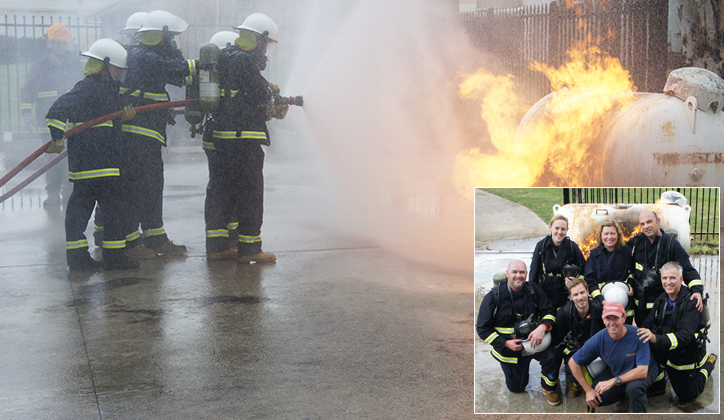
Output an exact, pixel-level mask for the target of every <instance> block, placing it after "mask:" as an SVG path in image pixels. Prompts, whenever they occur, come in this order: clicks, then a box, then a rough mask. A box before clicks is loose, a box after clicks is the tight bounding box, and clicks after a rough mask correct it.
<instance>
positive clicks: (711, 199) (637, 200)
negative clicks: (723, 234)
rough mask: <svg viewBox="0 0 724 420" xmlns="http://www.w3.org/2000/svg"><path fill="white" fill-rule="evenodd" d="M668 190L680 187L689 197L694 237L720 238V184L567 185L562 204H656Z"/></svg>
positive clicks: (677, 189)
mask: <svg viewBox="0 0 724 420" xmlns="http://www.w3.org/2000/svg"><path fill="white" fill-rule="evenodd" d="M666 191H677V192H679V193H681V194H683V195H684V197H686V199H687V200H688V205H689V206H691V215H690V218H689V224H690V225H691V235H692V236H693V237H694V238H695V239H700V240H709V239H717V240H718V238H719V188H564V189H563V204H568V203H596V204H655V203H657V202H658V200H659V199H660V198H661V194H662V193H663V192H666Z"/></svg>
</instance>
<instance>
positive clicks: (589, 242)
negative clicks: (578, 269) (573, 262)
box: [578, 219, 641, 259]
mask: <svg viewBox="0 0 724 420" xmlns="http://www.w3.org/2000/svg"><path fill="white" fill-rule="evenodd" d="M616 220H617V221H618V223H619V224H620V225H621V230H622V232H621V236H623V240H624V241H628V240H629V239H631V238H633V237H634V236H636V235H638V234H639V233H641V226H639V225H636V227H635V228H633V230H631V231H629V229H628V228H626V225H625V224H624V221H623V220H621V219H616ZM597 245H598V229H596V230H594V231H593V232H591V233H589V234H588V235H586V237H585V238H584V239H583V240H582V241H581V243H579V244H578V247H579V248H580V249H581V252H582V253H583V255H584V256H585V257H586V259H588V251H590V250H591V249H593V248H595V247H596V246H597Z"/></svg>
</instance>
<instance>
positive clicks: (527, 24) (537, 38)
mask: <svg viewBox="0 0 724 420" xmlns="http://www.w3.org/2000/svg"><path fill="white" fill-rule="evenodd" d="M576 5H577V8H576V9H569V8H568V7H566V2H565V1H560V2H553V3H550V4H546V5H535V6H525V7H519V8H516V9H487V10H476V11H474V12H466V13H463V16H462V17H463V22H464V25H465V28H466V30H467V31H468V33H469V35H470V37H471V39H472V41H473V43H474V44H475V45H476V46H477V47H479V48H480V49H481V50H483V51H485V52H488V53H492V54H493V55H494V57H495V58H494V61H495V62H494V63H491V64H492V65H493V66H494V67H496V68H500V69H503V70H504V71H506V72H509V73H511V74H513V75H514V76H516V80H517V81H518V83H519V86H520V90H521V92H527V93H528V94H529V95H530V96H531V97H532V99H534V100H535V99H539V98H541V97H543V96H545V95H546V94H548V93H550V86H549V83H548V80H547V79H546V78H545V76H544V75H542V74H541V73H537V72H534V71H532V70H530V69H529V68H528V65H529V63H530V62H531V61H532V60H536V61H538V62H541V63H544V64H548V65H551V66H559V65H561V64H562V63H563V62H564V60H565V58H566V51H567V50H568V49H570V48H571V47H572V46H573V45H574V44H575V43H576V42H577V41H582V40H584V39H586V38H587V37H589V36H590V37H591V39H593V40H597V39H599V40H601V41H600V42H599V43H598V45H599V47H600V48H601V49H602V50H603V51H605V52H607V53H608V54H610V55H611V56H612V57H616V58H618V59H619V60H620V61H621V64H622V65H623V66H624V68H626V69H627V70H628V71H629V72H630V73H631V77H632V80H633V82H634V85H635V86H636V87H637V88H638V90H639V91H642V92H661V91H662V90H663V87H664V85H665V83H666V71H667V42H668V15H669V13H668V10H669V9H668V7H669V6H668V1H667V0H607V1H605V2H599V1H596V0H594V1H590V2H588V1H587V2H576Z"/></svg>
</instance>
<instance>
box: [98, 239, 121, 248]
mask: <svg viewBox="0 0 724 420" xmlns="http://www.w3.org/2000/svg"><path fill="white" fill-rule="evenodd" d="M125 247H126V240H125V239H121V240H120V241H103V248H105V249H123V248H125Z"/></svg>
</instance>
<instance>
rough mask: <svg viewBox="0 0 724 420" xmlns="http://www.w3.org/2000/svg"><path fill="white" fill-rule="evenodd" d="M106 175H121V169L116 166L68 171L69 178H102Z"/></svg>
mask: <svg viewBox="0 0 724 420" xmlns="http://www.w3.org/2000/svg"><path fill="white" fill-rule="evenodd" d="M107 176H121V170H120V169H118V168H105V169H93V170H91V171H81V172H68V178H70V179H71V180H79V179H92V178H103V177H107Z"/></svg>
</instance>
